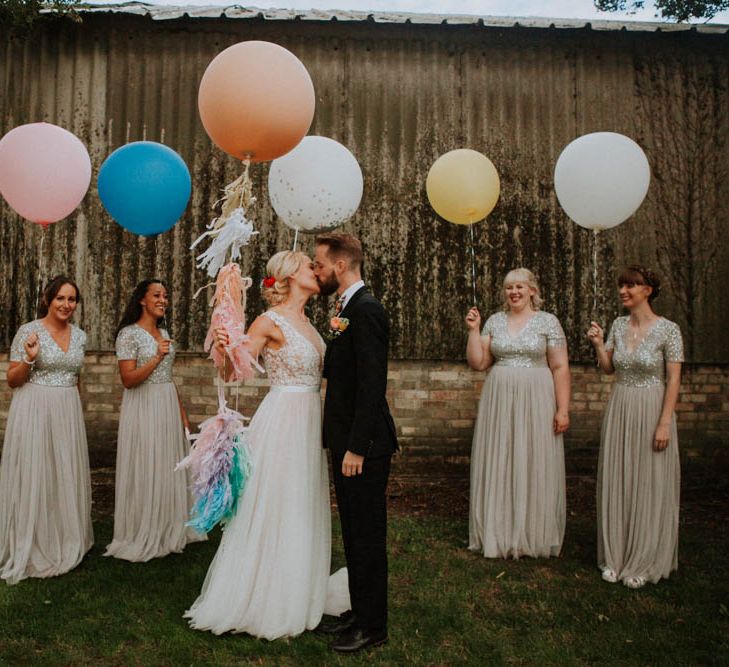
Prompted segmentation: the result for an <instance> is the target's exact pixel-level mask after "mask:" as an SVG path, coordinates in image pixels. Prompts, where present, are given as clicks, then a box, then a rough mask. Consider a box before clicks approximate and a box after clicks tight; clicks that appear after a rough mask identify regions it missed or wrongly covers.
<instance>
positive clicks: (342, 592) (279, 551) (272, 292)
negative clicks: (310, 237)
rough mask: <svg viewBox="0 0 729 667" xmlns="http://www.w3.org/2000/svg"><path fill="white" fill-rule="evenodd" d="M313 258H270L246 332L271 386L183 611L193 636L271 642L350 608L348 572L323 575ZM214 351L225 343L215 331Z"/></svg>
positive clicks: (325, 493) (323, 479)
mask: <svg viewBox="0 0 729 667" xmlns="http://www.w3.org/2000/svg"><path fill="white" fill-rule="evenodd" d="M312 267H313V265H312V262H311V260H310V259H309V258H308V257H307V256H306V255H305V254H303V253H301V252H294V251H284V252H279V253H277V254H276V255H274V256H273V257H272V258H271V259H270V260H269V262H268V265H267V267H266V271H267V276H268V278H267V279H266V280H265V281H264V285H265V288H264V290H263V296H264V298H265V299H266V300H267V301H268V303H269V304H270V305H271V309H270V310H268V311H267V312H265V313H264V314H263V315H261V316H259V317H258V318H257V319H256V320H255V321H254V322H253V324H252V325H251V326H250V328H249V330H248V335H249V337H250V341H249V342H248V348H249V351H250V353H251V355H252V356H253V358H254V359H257V358H259V356H260V357H262V359H263V365H264V367H265V369H266V373H267V375H268V378H269V380H270V383H271V388H270V391H269V393H268V394H267V395H266V397H265V398H264V400H263V402H262V403H261V405H260V407H259V408H258V411H257V412H256V414H255V415H254V417H253V419H252V421H251V424H250V430H249V443H250V452H251V463H252V472H251V475H250V478H249V480H248V482H247V484H246V486H245V489H244V491H243V493H242V495H241V497H240V499H239V501H238V509H237V512H236V515H235V516H234V517H233V519H232V520H231V521H230V522H229V523H228V524H227V526H226V527H225V530H224V532H223V537H222V539H221V542H220V546H219V547H218V551H217V553H216V554H215V558H214V559H213V561H212V563H211V564H210V568H209V570H208V573H207V576H206V577H205V581H204V583H203V587H202V592H201V593H200V596H199V597H198V598H197V600H195V602H194V604H193V605H192V607H191V608H190V609H189V610H188V611H187V612H185V617H186V618H189V619H190V626H191V627H193V628H195V629H198V630H210V631H212V632H214V633H215V634H221V633H223V632H229V631H232V632H246V633H248V634H250V635H253V636H255V637H261V638H264V639H276V638H278V637H284V636H294V635H298V634H300V633H302V632H304V631H305V630H313V629H314V628H315V627H316V626H317V625H318V624H319V622H320V620H321V618H322V614H323V613H324V612H325V610H326V612H327V613H329V614H339V613H341V612H343V611H345V610H347V609H349V592H348V589H347V584H346V573H344V574H343V576H342V573H343V571H340V572H339V573H337V574H335V575H333V576H332V577H331V581H330V577H329V567H330V556H331V518H330V509H329V478H328V471H327V461H326V456H325V454H324V450H323V448H322V441H321V395H320V384H321V373H322V367H323V359H324V352H325V344H324V342H323V340H322V339H321V336H319V334H318V333H317V331H316V329H315V328H314V327H313V326H312V325H311V323H310V322H309V320H308V318H307V317H306V315H305V314H304V306H305V305H306V302H307V301H308V300H309V298H310V297H311V296H312V295H313V294H318V293H319V286H318V284H317V281H316V278H315V277H314V272H313V268H312ZM216 339H217V342H216V344H217V345H218V346H224V345H227V344H228V334H227V332H226V331H225V330H223V329H219V330H218V331H217V332H216Z"/></svg>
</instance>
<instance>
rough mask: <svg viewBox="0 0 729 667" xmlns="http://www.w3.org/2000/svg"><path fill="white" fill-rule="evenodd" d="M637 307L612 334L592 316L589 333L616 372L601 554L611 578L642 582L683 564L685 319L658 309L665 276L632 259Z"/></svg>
mask: <svg viewBox="0 0 729 667" xmlns="http://www.w3.org/2000/svg"><path fill="white" fill-rule="evenodd" d="M618 286H619V288H620V289H619V294H620V300H621V302H622V304H623V307H624V308H627V309H628V311H629V312H630V315H628V316H625V317H618V318H617V319H616V320H615V321H614V322H613V326H612V327H611V328H610V335H609V336H608V339H607V342H606V343H604V342H603V330H602V328H601V327H600V326H599V325H598V324H597V323H596V322H592V323H591V325H590V329H589V331H588V332H587V337H588V338H589V339H590V341H591V342H592V344H593V346H594V347H595V351H596V352H597V359H598V363H599V364H600V368H602V370H603V371H604V372H605V373H608V374H612V373H615V374H616V382H615V385H614V388H613V391H612V394H611V396H610V400H609V401H608V405H607V410H606V412H605V418H604V419H603V423H602V435H601V438H600V457H599V462H598V472H597V558H598V563H599V567H600V569H601V570H602V578H603V579H604V580H605V581H609V582H611V583H615V582H617V581H622V582H623V583H624V584H625V585H626V586H628V587H630V588H641V587H642V586H644V585H645V583H646V581H650V582H652V583H657V582H658V580H659V579H661V578H662V577H668V576H669V574H670V573H671V572H672V571H673V570H675V569H677V568H678V502H679V487H680V474H681V472H680V464H679V457H678V436H677V432H676V417H675V415H674V412H673V410H674V408H675V406H676V401H677V399H678V391H679V387H680V385H681V363H682V362H683V341H682V339H681V330H680V329H679V328H678V325H677V324H675V323H673V322H671V321H669V320H667V319H665V318H664V317H660V316H659V315H656V313H655V312H654V311H653V308H652V305H651V304H652V302H653V301H654V300H655V298H656V297H657V296H658V293H659V292H660V281H659V279H658V277H657V276H656V275H655V274H654V273H653V272H652V271H649V270H648V269H645V268H643V267H640V266H630V267H628V268H627V269H625V270H624V271H623V272H622V273H621V274H620V276H619V278H618Z"/></svg>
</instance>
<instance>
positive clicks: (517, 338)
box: [481, 311, 567, 368]
mask: <svg viewBox="0 0 729 667" xmlns="http://www.w3.org/2000/svg"><path fill="white" fill-rule="evenodd" d="M481 335H482V336H491V354H493V355H494V358H495V359H496V361H495V364H494V365H496V366H510V367H512V368H544V367H546V366H547V347H564V346H565V345H566V344H567V342H566V340H565V336H564V331H562V327H561V325H560V323H559V320H558V319H557V318H556V317H555V316H554V315H552V314H550V313H544V312H542V311H537V312H536V313H534V315H532V317H531V319H530V320H529V321H528V322H527V323H526V324H525V325H524V327H523V328H522V329H521V331H519V332H518V333H516V334H511V333H509V329H508V321H507V317H506V313H504V312H501V313H494V314H493V315H492V316H491V317H489V319H488V320H486V324H485V325H484V327H483V331H482V332H481Z"/></svg>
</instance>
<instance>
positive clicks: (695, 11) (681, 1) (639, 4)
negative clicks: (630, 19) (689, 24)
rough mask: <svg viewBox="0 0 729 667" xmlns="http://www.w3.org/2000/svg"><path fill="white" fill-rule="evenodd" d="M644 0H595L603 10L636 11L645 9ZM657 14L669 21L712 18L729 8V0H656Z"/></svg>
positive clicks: (596, 4)
mask: <svg viewBox="0 0 729 667" xmlns="http://www.w3.org/2000/svg"><path fill="white" fill-rule="evenodd" d="M645 4H646V3H645V1H644V0H595V7H597V8H598V9H599V10H600V11H601V12H626V11H627V12H636V11H639V10H641V9H645ZM653 5H654V7H655V9H656V16H660V17H661V18H663V19H666V20H667V21H677V22H684V21H691V20H702V19H703V20H706V21H708V20H710V19H712V18H714V16H716V15H717V14H718V13H719V12H721V11H724V10H725V9H729V0H655V2H654V3H653Z"/></svg>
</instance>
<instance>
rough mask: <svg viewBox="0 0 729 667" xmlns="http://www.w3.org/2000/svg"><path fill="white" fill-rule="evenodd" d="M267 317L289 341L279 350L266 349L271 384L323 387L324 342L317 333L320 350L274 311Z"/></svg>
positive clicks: (267, 368) (265, 362) (264, 351)
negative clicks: (321, 385)
mask: <svg viewBox="0 0 729 667" xmlns="http://www.w3.org/2000/svg"><path fill="white" fill-rule="evenodd" d="M264 314H265V315H266V317H268V318H270V319H271V320H273V322H274V323H275V324H276V326H278V328H279V329H281V331H282V332H283V335H284V338H285V339H286V343H285V344H284V345H283V346H282V347H280V348H279V349H278V350H273V349H271V348H270V347H265V348H263V366H264V367H265V369H266V374H267V375H268V378H269V380H270V381H271V385H272V386H276V385H283V386H305V387H312V386H316V387H318V386H319V385H320V384H321V372H322V365H323V358H324V341H323V340H322V339H321V337H320V336H319V335H318V334H317V337H318V338H319V341H318V343H319V345H318V348H319V349H317V348H316V347H314V344H313V343H312V342H311V341H310V340H309V339H308V338H306V336H304V335H303V334H301V333H299V331H298V330H297V329H296V327H294V325H293V324H291V323H290V322H289V321H288V320H287V319H286V318H285V317H284V316H283V315H279V314H278V313H275V312H274V311H272V310H269V311H268V312H266V313H264Z"/></svg>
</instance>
